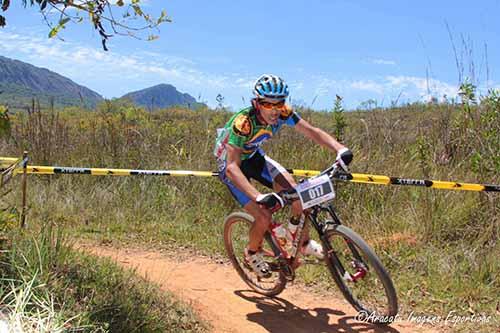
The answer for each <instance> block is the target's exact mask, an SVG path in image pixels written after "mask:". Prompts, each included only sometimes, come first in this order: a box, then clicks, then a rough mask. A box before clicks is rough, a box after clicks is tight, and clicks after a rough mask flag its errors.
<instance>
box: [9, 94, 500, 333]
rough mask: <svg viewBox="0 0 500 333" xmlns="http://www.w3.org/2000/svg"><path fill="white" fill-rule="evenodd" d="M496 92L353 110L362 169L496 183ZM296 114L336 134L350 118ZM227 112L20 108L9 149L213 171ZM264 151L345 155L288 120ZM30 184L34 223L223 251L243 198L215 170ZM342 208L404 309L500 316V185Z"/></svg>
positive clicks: (43, 159) (396, 194)
mask: <svg viewBox="0 0 500 333" xmlns="http://www.w3.org/2000/svg"><path fill="white" fill-rule="evenodd" d="M495 98H496V97H495V96H493V97H492V98H490V99H489V100H488V99H486V100H484V101H483V102H481V103H478V104H477V105H470V107H468V108H465V107H464V105H461V104H442V105H427V104H412V105H407V106H404V107H394V108H389V109H380V108H379V109H374V110H372V111H369V112H366V111H356V112H350V113H342V115H343V117H344V118H345V119H344V120H345V125H342V126H343V135H344V142H346V143H347V145H348V146H349V147H351V148H352V149H353V151H354V153H355V160H354V163H353V165H352V170H353V172H360V173H372V174H383V175H390V176H404V177H409V178H429V179H439V180H457V181H464V182H472V183H476V182H479V183H499V182H500V178H499V176H500V162H499V161H500V157H499V154H498V152H499V151H500V142H499V138H500V101H497V100H496V99H495ZM299 112H300V114H301V115H302V116H303V117H304V118H305V119H307V120H309V121H310V122H311V123H313V124H315V125H319V126H320V127H321V128H323V129H324V130H326V131H327V132H330V133H334V132H335V130H336V124H338V123H339V117H340V116H341V115H338V114H337V115H336V116H335V117H336V118H334V116H333V115H332V114H330V113H322V112H313V111H311V110H306V109H301V110H299ZM229 116H230V114H229V113H225V112H223V111H210V110H198V111H191V110H183V109H169V110H161V111H159V112H154V113H147V112H145V111H144V110H142V109H139V108H136V107H134V106H131V105H127V104H114V103H108V104H103V105H101V106H100V107H98V108H97V110H96V111H93V112H78V111H77V110H69V111H50V112H47V113H45V112H38V111H36V110H33V111H32V112H31V113H30V114H15V115H14V116H13V117H12V119H11V124H10V125H11V126H10V133H11V134H10V137H8V138H7V139H6V140H4V142H3V143H1V144H0V151H2V155H13V156H17V155H19V152H20V151H22V150H23V149H28V150H29V151H30V154H31V156H32V162H31V164H42V165H43V164H46V165H67V166H82V167H83V166H92V167H116V168H145V169H162V168H163V169H187V170H215V169H216V165H215V161H214V159H213V157H212V149H213V142H214V134H215V129H216V128H217V127H221V126H222V125H223V124H224V123H225V121H226V120H227V119H228V118H229ZM340 123H341V122H340ZM265 150H266V151H267V153H268V154H269V155H270V156H272V157H273V159H275V160H277V161H279V162H280V163H282V164H283V165H284V166H285V167H290V168H301V169H314V170H320V169H323V168H325V167H326V166H328V165H330V163H331V162H332V161H333V159H334V155H333V154H332V153H331V152H328V151H326V150H324V149H322V148H320V147H318V146H316V145H314V144H313V143H311V142H308V141H305V140H304V139H302V138H301V137H300V136H299V135H298V134H296V133H295V132H294V131H291V130H284V131H282V132H281V133H280V134H279V135H278V137H277V138H276V139H275V140H273V141H272V142H270V143H269V144H266V147H265ZM29 188H30V195H29V200H30V202H29V204H30V215H29V223H30V224H31V226H32V227H33V228H36V226H38V225H43V224H44V223H43V222H44V221H50V222H52V223H55V224H57V225H58V226H61V227H64V228H66V230H68V232H70V233H71V234H72V235H75V236H76V237H89V238H92V239H98V240H103V241H106V242H125V243H127V242H133V243H134V244H135V243H141V244H143V245H147V246H152V247H156V248H159V247H164V246H174V247H178V246H190V247H192V248H195V249H198V250H200V251H203V252H205V253H207V254H211V255H224V249H223V244H222V222H223V219H224V217H225V216H226V215H227V214H228V213H229V212H231V211H233V210H239V209H240V208H239V207H238V206H237V205H236V204H235V202H234V200H233V199H232V197H231V196H230V195H229V193H228V191H227V190H226V188H225V187H224V186H223V185H222V184H220V182H219V181H218V180H217V179H214V178H187V177H186V178H175V177H139V176H137V177H123V178H120V177H91V176H84V175H75V176H66V175H60V176H37V177H35V176H33V177H30V181H29ZM11 195H18V194H16V193H15V192H14V193H12V194H11ZM337 206H338V209H339V213H340V216H341V218H342V219H343V221H344V222H345V224H347V225H348V226H350V227H351V228H352V229H354V230H355V231H357V232H358V233H360V234H361V235H362V236H363V238H365V239H366V240H367V241H368V242H369V243H370V244H372V245H373V246H374V248H375V250H376V252H377V253H378V254H379V255H380V256H381V258H382V261H383V262H384V263H385V264H386V265H387V267H388V269H389V271H390V272H391V275H392V276H393V278H394V281H395V284H396V288H397V290H398V293H399V298H400V301H401V303H402V313H403V314H408V313H410V312H412V311H415V312H418V313H422V314H427V315H430V314H437V315H441V316H442V315H444V316H446V314H447V313H449V312H450V311H458V312H459V313H460V314H470V313H472V312H473V313H476V314H479V313H486V314H490V315H492V316H494V318H498V314H497V312H496V311H497V310H496V309H497V308H498V307H499V306H500V304H499V303H498V300H496V299H495V297H494V296H495V295H498V294H500V280H499V279H498V276H500V267H499V264H498V253H500V247H499V244H498V239H499V236H500V200H498V194H496V193H493V194H488V193H477V192H451V191H443V190H433V189H426V188H411V187H387V186H378V185H365V184H339V185H338V197H337ZM284 215H285V214H282V215H281V216H284ZM299 278H300V279H301V280H303V281H305V282H306V283H308V284H311V285H317V288H321V289H326V290H328V292H330V291H331V292H335V291H336V290H335V289H336V288H335V286H333V284H332V283H331V279H330V278H329V277H328V276H327V273H326V272H324V271H321V270H316V269H314V268H304V269H302V270H301V271H300V276H299ZM489 325H490V326H488V325H486V324H485V325H484V326H481V327H479V329H483V328H484V331H488V330H491V327H495V325H496V323H493V324H491V323H490V324H489ZM460 327H463V329H464V330H465V331H466V330H467V329H468V328H470V326H467V325H464V326H460ZM454 329H457V328H454Z"/></svg>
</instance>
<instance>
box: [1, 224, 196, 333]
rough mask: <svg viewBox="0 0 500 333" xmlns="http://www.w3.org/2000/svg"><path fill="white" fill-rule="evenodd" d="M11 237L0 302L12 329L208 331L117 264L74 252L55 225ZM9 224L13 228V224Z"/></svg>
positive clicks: (188, 312)
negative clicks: (35, 232) (39, 230)
mask: <svg viewBox="0 0 500 333" xmlns="http://www.w3.org/2000/svg"><path fill="white" fill-rule="evenodd" d="M12 217H13V215H12V214H11V215H6V214H3V215H0V225H2V226H3V228H2V229H3V230H1V232H2V233H3V234H4V236H5V235H6V233H5V231H6V228H10V229H11V232H10V235H9V237H8V239H9V241H8V243H4V244H3V246H2V247H3V249H4V250H3V251H2V254H1V255H0V301H1V303H2V306H3V308H2V313H3V315H4V316H5V317H6V319H7V321H8V322H9V324H10V327H11V330H12V331H16V332H17V331H23V332H167V331H175V332H203V331H205V330H206V328H205V326H203V325H202V324H201V323H200V322H199V321H198V319H197V318H196V317H195V316H194V314H193V312H192V310H190V309H189V308H188V307H186V306H185V305H183V304H180V303H179V302H178V301H176V300H175V299H173V298H172V296H170V295H165V293H164V292H160V291H159V290H158V289H159V288H158V287H157V286H154V285H151V284H149V283H147V282H146V281H145V280H143V279H141V278H139V277H137V276H136V275H135V274H134V273H133V272H132V271H124V270H122V269H120V268H118V267H117V266H116V264H114V263H112V261H111V260H109V259H107V260H102V259H97V258H95V257H90V256H86V255H84V254H82V253H79V252H75V251H73V250H71V249H70V247H68V246H67V244H65V241H64V237H63V234H62V230H61V228H58V227H54V226H53V225H52V224H51V223H50V222H49V223H47V224H46V225H44V226H43V228H42V229H43V231H42V232H41V234H40V235H36V236H34V235H30V234H28V233H26V234H22V235H14V232H13V231H14V230H13V228H12V225H13V224H12V221H10V222H9V221H8V220H9V219H11V220H12ZM9 226H10V227H9Z"/></svg>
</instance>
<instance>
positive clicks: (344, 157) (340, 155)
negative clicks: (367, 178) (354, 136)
mask: <svg viewBox="0 0 500 333" xmlns="http://www.w3.org/2000/svg"><path fill="white" fill-rule="evenodd" d="M353 156H354V155H353V154H352V151H350V150H349V148H346V147H344V148H342V149H340V150H339V151H338V152H337V158H336V159H335V162H336V163H338V164H339V165H340V166H341V167H342V169H344V170H345V171H349V168H348V167H347V166H348V165H349V164H350V163H351V161H352V158H353Z"/></svg>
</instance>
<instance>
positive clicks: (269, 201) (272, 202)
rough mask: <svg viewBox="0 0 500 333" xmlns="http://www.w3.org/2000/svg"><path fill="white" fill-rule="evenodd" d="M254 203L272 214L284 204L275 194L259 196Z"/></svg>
mask: <svg viewBox="0 0 500 333" xmlns="http://www.w3.org/2000/svg"><path fill="white" fill-rule="evenodd" d="M255 201H256V202H257V203H258V204H259V205H263V206H264V207H266V208H268V209H269V210H270V211H271V212H273V213H274V212H275V211H277V210H279V209H280V208H282V207H283V206H285V202H284V201H283V199H282V198H281V197H280V196H279V195H278V194H277V193H267V194H259V195H258V196H257V199H256V200H255Z"/></svg>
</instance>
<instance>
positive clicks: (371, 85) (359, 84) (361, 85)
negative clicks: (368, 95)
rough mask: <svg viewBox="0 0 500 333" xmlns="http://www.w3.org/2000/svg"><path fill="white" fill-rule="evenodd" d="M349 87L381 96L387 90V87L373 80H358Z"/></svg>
mask: <svg viewBox="0 0 500 333" xmlns="http://www.w3.org/2000/svg"><path fill="white" fill-rule="evenodd" d="M349 87H351V88H352V89H356V90H365V91H370V92H374V93H376V94H379V95H381V94H383V93H384V90H385V85H384V84H383V83H377V82H375V81H372V80H358V81H354V82H350V84H349Z"/></svg>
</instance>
